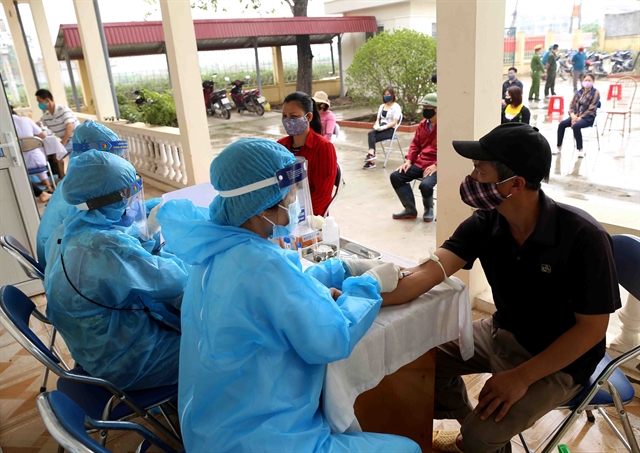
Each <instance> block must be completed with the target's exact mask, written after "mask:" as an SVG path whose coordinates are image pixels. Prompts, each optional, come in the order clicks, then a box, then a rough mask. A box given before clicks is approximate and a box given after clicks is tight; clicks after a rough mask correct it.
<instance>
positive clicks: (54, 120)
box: [41, 104, 80, 138]
mask: <svg viewBox="0 0 640 453" xmlns="http://www.w3.org/2000/svg"><path fill="white" fill-rule="evenodd" d="M41 121H42V124H44V125H45V126H47V127H48V128H49V129H50V130H51V132H53V133H54V134H55V135H56V136H58V137H60V138H62V137H64V131H65V129H66V127H67V124H69V123H73V129H74V130H75V128H76V127H78V126H80V121H78V118H76V115H75V114H74V113H73V111H72V110H71V109H70V108H69V107H67V106H66V105H60V104H55V108H54V109H53V114H51V113H49V110H45V112H44V113H43V115H42V119H41Z"/></svg>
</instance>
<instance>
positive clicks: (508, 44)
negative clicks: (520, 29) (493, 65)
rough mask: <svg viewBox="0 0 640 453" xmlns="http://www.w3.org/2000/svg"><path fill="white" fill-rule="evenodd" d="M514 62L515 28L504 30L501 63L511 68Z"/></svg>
mask: <svg viewBox="0 0 640 453" xmlns="http://www.w3.org/2000/svg"><path fill="white" fill-rule="evenodd" d="M515 62H516V28H515V27H509V28H505V29H504V56H503V63H504V64H505V65H509V66H513V65H514V64H515Z"/></svg>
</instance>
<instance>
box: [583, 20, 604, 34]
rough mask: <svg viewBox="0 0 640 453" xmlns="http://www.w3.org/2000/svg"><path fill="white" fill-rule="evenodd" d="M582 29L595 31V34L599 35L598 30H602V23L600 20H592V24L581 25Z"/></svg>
mask: <svg viewBox="0 0 640 453" xmlns="http://www.w3.org/2000/svg"><path fill="white" fill-rule="evenodd" d="M581 30H582V31H583V32H585V33H593V34H594V35H595V36H597V35H598V31H600V24H599V23H598V21H595V22H591V23H590V24H584V25H583V26H582V27H581Z"/></svg>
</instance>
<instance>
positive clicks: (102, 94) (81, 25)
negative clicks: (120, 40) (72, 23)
mask: <svg viewBox="0 0 640 453" xmlns="http://www.w3.org/2000/svg"><path fill="white" fill-rule="evenodd" d="M73 6H74V8H75V11H76V18H77V20H78V32H79V33H80V40H81V41H82V54H83V56H84V61H85V63H86V65H87V72H88V74H89V77H88V78H89V81H90V82H91V86H90V89H91V93H92V97H93V103H94V107H95V109H96V116H97V117H98V119H99V120H104V119H105V118H108V117H115V116H116V109H115V106H114V104H113V97H112V96H111V90H110V89H109V74H108V73H107V63H106V61H105V60H104V52H103V51H102V41H101V40H100V31H99V30H98V21H97V19H96V10H95V8H94V7H93V2H90V1H86V0H73Z"/></svg>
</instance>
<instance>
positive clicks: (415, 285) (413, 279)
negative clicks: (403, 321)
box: [382, 248, 465, 307]
mask: <svg viewBox="0 0 640 453" xmlns="http://www.w3.org/2000/svg"><path fill="white" fill-rule="evenodd" d="M436 255H437V256H438V258H439V259H440V262H441V263H442V265H443V266H444V269H445V271H446V272H447V275H448V276H449V275H452V274H454V273H456V272H458V271H459V270H460V269H462V266H464V265H465V261H464V260H463V259H461V258H460V257H458V256H457V255H456V254H455V253H453V252H450V251H449V250H446V249H443V248H439V249H438V250H437V251H436ZM406 270H408V271H411V272H413V273H412V274H411V275H409V276H408V277H405V278H403V279H402V280H400V281H399V282H398V287H397V288H396V289H395V290H393V291H392V292H390V293H385V294H383V296H382V306H383V307H384V306H387V305H400V304H406V303H407V302H411V301H412V300H414V299H415V298H417V297H420V296H421V295H422V294H424V293H426V292H427V291H429V290H430V289H431V288H433V287H434V286H436V285H438V284H440V283H442V281H443V280H444V274H443V273H442V268H441V267H440V266H439V265H438V263H435V262H434V261H431V260H430V261H427V262H426V263H423V264H421V265H419V266H416V267H413V268H409V269H406Z"/></svg>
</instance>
